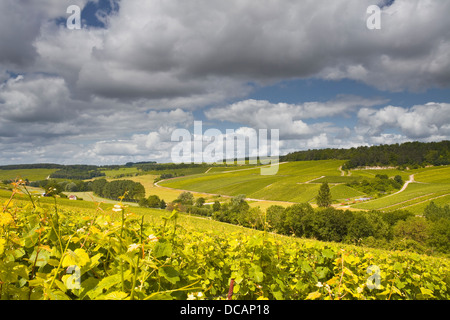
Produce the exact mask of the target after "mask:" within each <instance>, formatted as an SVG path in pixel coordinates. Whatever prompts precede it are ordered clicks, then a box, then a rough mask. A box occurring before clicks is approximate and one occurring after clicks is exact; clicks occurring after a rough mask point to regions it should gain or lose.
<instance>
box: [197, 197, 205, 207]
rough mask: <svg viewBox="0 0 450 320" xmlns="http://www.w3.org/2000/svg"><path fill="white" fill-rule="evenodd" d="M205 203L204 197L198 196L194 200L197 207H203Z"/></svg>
mask: <svg viewBox="0 0 450 320" xmlns="http://www.w3.org/2000/svg"><path fill="white" fill-rule="evenodd" d="M204 204H205V198H203V197H200V198H198V199H197V200H196V201H195V205H196V206H197V207H199V208H201V207H203V205H204Z"/></svg>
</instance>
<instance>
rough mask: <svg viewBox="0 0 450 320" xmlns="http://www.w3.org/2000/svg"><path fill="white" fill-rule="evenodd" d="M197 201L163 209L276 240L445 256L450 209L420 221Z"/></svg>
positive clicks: (432, 211) (433, 210) (407, 216)
mask: <svg viewBox="0 0 450 320" xmlns="http://www.w3.org/2000/svg"><path fill="white" fill-rule="evenodd" d="M204 202H205V201H204V199H203V198H198V199H197V200H196V201H194V197H193V195H192V194H190V192H184V193H183V194H181V195H180V196H179V198H178V199H177V200H176V201H175V202H173V203H170V204H168V205H167V209H168V210H172V209H174V208H176V209H178V210H180V211H184V212H187V213H190V214H196V215H200V216H206V217H210V218H211V219H214V220H217V221H221V222H227V223H231V224H236V225H240V226H243V227H249V228H254V229H257V230H266V231H270V232H275V233H278V234H282V235H289V236H295V237H302V238H308V239H315V240H320V241H332V242H342V243H348V244H356V245H361V246H368V247H375V248H382V249H388V250H412V251H415V252H418V253H425V254H435V253H443V254H445V255H449V254H450V242H449V239H450V207H449V205H446V206H443V207H439V206H437V205H436V204H435V203H434V202H431V203H430V204H429V205H428V206H427V207H426V208H425V210H424V213H423V215H422V216H416V215H414V214H413V213H411V212H409V211H406V210H396V211H391V212H381V211H376V210H373V211H350V210H341V209H335V208H333V207H330V206H327V205H324V207H319V208H315V209H314V208H313V207H312V206H311V205H310V204H308V203H302V204H294V205H292V206H289V207H286V208H284V207H282V206H279V205H273V206H271V207H269V208H268V209H267V210H266V212H263V211H262V210H261V209H260V208H259V207H253V208H251V207H250V205H249V204H248V203H247V201H245V195H239V196H236V197H233V198H232V199H231V200H229V201H226V202H223V203H220V202H219V200H216V201H215V202H214V204H212V205H205V204H204Z"/></svg>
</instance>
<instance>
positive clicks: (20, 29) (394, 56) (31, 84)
mask: <svg viewBox="0 0 450 320" xmlns="http://www.w3.org/2000/svg"><path fill="white" fill-rule="evenodd" d="M71 5H77V6H78V7H79V8H80V9H81V14H80V16H81V28H80V29H73V28H68V26H67V23H66V22H67V20H68V19H69V18H70V17H71V16H72V14H73V12H69V13H67V8H68V7H69V6H71ZM371 5H377V6H378V7H379V8H380V9H381V13H380V16H379V22H380V24H379V26H380V28H376V29H373V28H368V24H367V21H368V20H369V19H371V18H373V13H372V12H368V11H367V8H368V7H369V6H371ZM449 12H450V1H442V0H333V1H329V0H304V1H300V0H227V1H222V0H183V1H182V0H178V1H171V0H165V1H159V0H158V1H157V0H126V1H125V0H96V1H88V0H40V1H31V0H3V1H1V2H0V164H2V165H6V164H19V163H21V164H23V163H59V164H97V165H106V164H124V163H126V162H130V161H131V162H139V161H157V162H171V161H172V158H171V150H173V148H174V145H176V144H177V141H173V137H172V134H173V133H174V131H176V130H177V129H186V130H189V132H193V125H194V121H202V123H203V129H204V130H205V131H206V129H218V130H220V131H221V132H223V133H224V134H225V132H226V130H227V129H228V130H234V132H235V133H236V134H240V133H242V134H245V132H248V131H249V130H251V129H253V130H259V129H267V130H278V132H279V149H280V154H286V153H289V152H293V151H298V150H307V149H320V148H351V147H357V146H361V145H366V146H371V145H379V144H392V143H403V142H407V141H423V142H430V141H442V140H449V139H450V32H449V31H448V30H450V19H448V13H449ZM371 21H373V20H371ZM205 135H206V134H205ZM205 139H206V137H205ZM205 143H206V142H205Z"/></svg>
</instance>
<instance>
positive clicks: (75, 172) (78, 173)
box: [50, 165, 105, 180]
mask: <svg viewBox="0 0 450 320" xmlns="http://www.w3.org/2000/svg"><path fill="white" fill-rule="evenodd" d="M102 176H105V173H103V172H101V171H100V170H99V167H97V166H88V165H70V166H64V167H63V168H61V169H59V170H58V171H55V172H53V173H52V174H51V175H50V177H51V178H53V179H73V180H86V179H92V178H96V177H102Z"/></svg>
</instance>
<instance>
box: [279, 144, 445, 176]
mask: <svg viewBox="0 0 450 320" xmlns="http://www.w3.org/2000/svg"><path fill="white" fill-rule="evenodd" d="M332 159H333V160H347V162H346V163H345V164H344V165H343V167H342V169H344V170H348V169H353V168H357V167H365V166H395V167H412V168H414V167H419V166H426V165H434V166H440V165H448V164H450V141H447V140H446V141H441V142H427V143H425V142H418V141H415V142H405V143H403V144H391V145H378V146H371V147H367V146H361V147H357V148H350V149H335V148H328V149H319V150H306V151H297V152H292V153H289V154H287V155H285V156H281V157H280V161H309V160H332Z"/></svg>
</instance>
